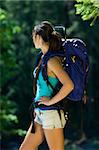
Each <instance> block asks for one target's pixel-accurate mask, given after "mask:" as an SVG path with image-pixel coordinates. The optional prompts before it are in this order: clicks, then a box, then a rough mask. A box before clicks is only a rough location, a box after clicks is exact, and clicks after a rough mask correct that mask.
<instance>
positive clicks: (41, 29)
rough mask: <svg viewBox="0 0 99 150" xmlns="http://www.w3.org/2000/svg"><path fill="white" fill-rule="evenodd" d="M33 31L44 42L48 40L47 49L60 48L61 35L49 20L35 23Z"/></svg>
mask: <svg viewBox="0 0 99 150" xmlns="http://www.w3.org/2000/svg"><path fill="white" fill-rule="evenodd" d="M33 33H35V34H36V35H37V34H38V35H40V36H41V37H42V39H43V40H44V42H49V50H61V49H62V40H61V39H62V37H61V35H60V34H59V33H58V32H56V31H55V29H54V27H53V26H52V24H51V23H50V22H48V21H43V22H41V23H40V24H39V25H36V26H35V27H34V29H33V31H32V34H33Z"/></svg>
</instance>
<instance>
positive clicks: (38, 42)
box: [33, 33, 42, 49]
mask: <svg viewBox="0 0 99 150" xmlns="http://www.w3.org/2000/svg"><path fill="white" fill-rule="evenodd" d="M33 43H34V45H35V48H37V49H40V48H41V47H42V38H41V36H40V35H38V34H35V33H33Z"/></svg>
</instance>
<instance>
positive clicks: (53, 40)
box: [49, 31, 62, 51]
mask: <svg viewBox="0 0 99 150" xmlns="http://www.w3.org/2000/svg"><path fill="white" fill-rule="evenodd" d="M61 39H62V37H61V35H60V34H59V33H58V32H56V31H53V32H52V33H51V35H50V39H49V50H51V51H53V50H57V51H58V50H61V49H62V40H61Z"/></svg>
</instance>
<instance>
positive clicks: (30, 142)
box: [19, 122, 44, 150]
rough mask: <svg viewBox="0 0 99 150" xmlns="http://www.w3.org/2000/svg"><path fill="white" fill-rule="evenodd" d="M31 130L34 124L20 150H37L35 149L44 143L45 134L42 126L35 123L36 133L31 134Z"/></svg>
mask: <svg viewBox="0 0 99 150" xmlns="http://www.w3.org/2000/svg"><path fill="white" fill-rule="evenodd" d="M31 128H32V124H31V125H30V127H29V129H28V132H27V134H26V136H25V139H24V141H23V143H22V144H21V146H20V148H19V150H35V148H36V147H37V146H38V145H40V144H41V143H42V142H43V140H44V133H43V129H42V127H41V125H40V124H38V123H36V122H35V133H31Z"/></svg>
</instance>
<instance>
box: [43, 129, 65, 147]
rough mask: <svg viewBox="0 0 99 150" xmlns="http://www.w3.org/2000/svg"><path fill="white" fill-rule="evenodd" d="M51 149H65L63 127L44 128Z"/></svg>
mask: <svg viewBox="0 0 99 150" xmlns="http://www.w3.org/2000/svg"><path fill="white" fill-rule="evenodd" d="M44 134H45V137H46V140H47V143H48V146H49V148H50V150H64V134H63V128H55V129H44Z"/></svg>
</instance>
